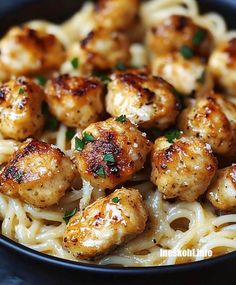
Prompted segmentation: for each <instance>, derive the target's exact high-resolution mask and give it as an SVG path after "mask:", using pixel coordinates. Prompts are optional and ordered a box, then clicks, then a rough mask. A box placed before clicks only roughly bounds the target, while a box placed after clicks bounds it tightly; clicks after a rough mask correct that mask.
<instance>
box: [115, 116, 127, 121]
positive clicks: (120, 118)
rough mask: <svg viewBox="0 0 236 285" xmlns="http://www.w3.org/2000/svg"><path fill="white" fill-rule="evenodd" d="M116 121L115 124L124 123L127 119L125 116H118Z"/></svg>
mask: <svg viewBox="0 0 236 285" xmlns="http://www.w3.org/2000/svg"><path fill="white" fill-rule="evenodd" d="M116 121H117V122H122V123H123V122H126V121H127V118H126V116H125V115H120V116H119V117H117V118H116Z"/></svg>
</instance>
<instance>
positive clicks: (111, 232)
mask: <svg viewBox="0 0 236 285" xmlns="http://www.w3.org/2000/svg"><path fill="white" fill-rule="evenodd" d="M147 216H148V213H147V210H146V208H145V206H144V203H143V201H142V196H141V195H140V193H139V192H138V190H136V189H126V188H121V189H118V190H116V191H115V192H113V193H112V194H111V195H109V196H107V197H105V198H103V199H99V200H97V201H95V202H94V203H93V204H91V205H89V206H88V207H87V208H85V210H84V211H80V212H77V213H76V214H75V215H74V216H73V217H72V218H71V220H70V221H69V224H68V225H67V228H66V231H65V234H64V246H65V247H66V248H67V249H68V250H69V251H70V252H72V253H73V255H74V256H76V257H79V258H83V259H92V258H96V257H99V256H101V255H104V254H107V253H108V252H109V251H111V250H112V249H113V248H115V247H116V246H118V245H120V244H122V243H124V242H126V241H128V240H130V239H132V238H134V237H135V236H136V235H138V234H140V233H142V232H143V231H144V229H145V225H146V221H147Z"/></svg>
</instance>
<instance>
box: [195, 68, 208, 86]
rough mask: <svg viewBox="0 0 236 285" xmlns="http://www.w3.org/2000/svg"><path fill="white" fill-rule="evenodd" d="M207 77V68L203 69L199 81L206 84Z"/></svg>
mask: <svg viewBox="0 0 236 285" xmlns="http://www.w3.org/2000/svg"><path fill="white" fill-rule="evenodd" d="M205 79H206V70H203V72H202V74H201V76H200V77H199V78H198V79H197V83H199V84H204V83H205Z"/></svg>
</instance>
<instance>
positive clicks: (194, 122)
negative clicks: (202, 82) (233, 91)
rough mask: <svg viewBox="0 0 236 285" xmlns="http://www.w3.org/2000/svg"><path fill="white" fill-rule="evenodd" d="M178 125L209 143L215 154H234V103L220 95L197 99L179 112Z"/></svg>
mask: <svg viewBox="0 0 236 285" xmlns="http://www.w3.org/2000/svg"><path fill="white" fill-rule="evenodd" d="M178 127H179V128H180V129H181V130H183V131H184V133H185V134H186V135H194V136H197V137H199V138H201V139H202V140H204V141H205V142H207V143H209V144H210V145H211V146H212V149H213V151H214V152H215V153H217V154H221V155H224V156H235V155H236V105H234V104H233V103H231V102H229V101H228V100H227V99H225V98H223V97H221V96H220V95H216V94H214V93H210V94H209V96H207V97H206V98H199V99H197V101H196V103H195V104H194V105H193V106H190V107H188V108H187V109H185V110H184V111H183V112H182V113H181V115H180V117H179V120H178Z"/></svg>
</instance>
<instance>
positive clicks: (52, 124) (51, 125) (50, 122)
mask: <svg viewBox="0 0 236 285" xmlns="http://www.w3.org/2000/svg"><path fill="white" fill-rule="evenodd" d="M58 126H59V122H58V121H57V119H56V118H54V117H53V116H50V118H48V119H47V124H46V128H47V129H48V130H51V131H56V130H57V128H58Z"/></svg>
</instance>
